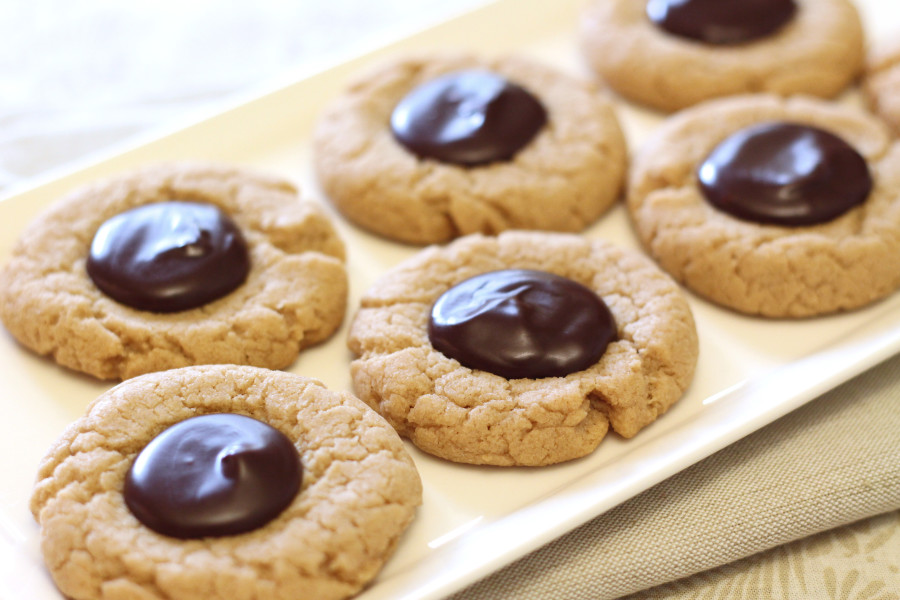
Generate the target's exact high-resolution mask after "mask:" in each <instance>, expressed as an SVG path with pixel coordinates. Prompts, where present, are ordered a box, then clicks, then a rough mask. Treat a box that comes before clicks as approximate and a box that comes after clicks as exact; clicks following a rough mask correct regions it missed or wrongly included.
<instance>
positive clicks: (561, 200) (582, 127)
mask: <svg viewBox="0 0 900 600" xmlns="http://www.w3.org/2000/svg"><path fill="white" fill-rule="evenodd" d="M472 71H475V72H476V73H479V74H482V75H483V74H485V73H488V74H492V75H495V76H500V77H502V78H503V79H505V80H506V81H508V82H509V83H511V84H513V85H514V86H516V87H518V88H523V89H525V90H526V91H528V92H529V93H530V94H531V95H532V96H533V97H534V98H536V99H537V101H538V103H539V104H540V105H541V106H543V108H544V109H545V113H546V115H545V116H546V122H545V123H544V125H543V126H541V127H539V128H538V129H537V131H536V133H534V134H533V137H531V138H530V139H529V140H528V141H527V143H525V145H524V146H523V147H521V148H520V149H519V150H517V151H515V152H514V153H513V155H512V156H511V158H505V159H498V160H490V159H485V158H484V157H483V156H481V157H476V158H471V157H469V158H467V159H471V160H476V161H477V160H488V162H483V163H479V164H475V165H468V164H457V163H453V162H447V160H445V159H443V158H442V159H436V158H423V157H422V155H420V154H418V153H417V152H419V151H421V150H422V148H421V147H420V146H416V145H413V147H414V148H416V150H415V151H412V150H410V149H409V147H407V146H405V145H403V144H402V143H400V142H399V141H398V137H397V136H396V135H394V133H392V117H393V116H394V114H395V109H396V108H397V107H398V105H399V104H400V103H401V100H403V99H405V98H407V97H408V95H409V94H410V93H411V92H412V91H414V90H419V89H420V87H421V86H423V85H424V84H430V83H433V82H435V81H436V80H439V79H440V78H442V77H444V76H450V75H453V74H457V73H460V72H472ZM470 83H471V81H470ZM482 83H483V82H482ZM464 85H465V84H464ZM478 85H479V84H476V83H472V84H471V85H470V86H469V90H467V92H466V93H471V94H472V95H473V96H475V98H474V99H470V100H465V101H462V102H460V103H459V106H457V107H456V108H453V110H449V109H448V110H447V112H451V113H453V114H454V115H455V116H460V115H463V117H462V118H460V119H459V120H458V121H457V124H456V125H457V126H459V127H460V128H462V129H467V128H471V129H469V131H468V133H471V134H472V135H473V136H474V137H476V138H477V137H479V136H480V135H481V134H482V133H484V130H485V129H491V127H489V126H488V125H485V126H483V127H482V126H478V125H473V124H472V123H473V119H475V118H476V117H479V116H483V114H482V112H485V111H486V112H488V113H490V114H502V115H519V114H522V113H523V112H529V111H530V110H531V109H532V108H533V107H530V106H529V107H528V108H526V109H524V110H519V109H515V110H510V109H508V108H505V107H504V106H505V105H504V104H503V103H504V102H506V101H507V98H506V95H507V94H506V91H504V92H500V93H498V95H497V96H495V97H493V98H490V97H488V98H484V97H479V96H478V95H479V94H487V93H488V92H484V90H485V89H486V88H488V87H490V86H491V85H492V83H490V82H489V83H487V84H485V85H481V87H478ZM473 88H477V89H476V90H475V91H473ZM507 91H508V90H507ZM517 91H518V90H517ZM453 93H455V92H452V91H451V92H449V94H450V95H451V102H455V101H457V100H458V98H457V100H453V99H452V94H453ZM460 95H462V94H461V93H460ZM492 103H496V104H497V107H496V108H491V106H492ZM473 107H474V108H473ZM485 107H487V108H485ZM469 111H470V112H469ZM529 114H531V113H530V112H529ZM426 120H427V118H426ZM486 121H487V122H488V123H490V122H491V121H490V120H489V119H487V120H486ZM460 122H462V125H459V123H460ZM479 123H480V121H479ZM503 127H504V125H500V126H499V128H500V129H503ZM506 127H507V128H508V129H512V130H513V131H518V130H519V129H520V128H519V127H518V125H517V124H516V125H507V126H506ZM504 131H506V129H504ZM445 133H446V131H445ZM507 133H508V132H507ZM447 135H448V136H450V137H453V135H455V134H454V133H452V132H451V133H448V134H447ZM461 137H466V136H465V135H462V136H461ZM501 137H502V136H501ZM403 139H406V138H403ZM463 143H465V140H463ZM626 154H627V150H626V147H625V141H624V137H623V135H622V132H621V130H620V127H619V124H618V121H617V118H616V115H615V113H614V112H613V109H612V106H611V104H610V102H609V101H608V99H607V98H606V96H605V94H604V93H603V92H601V91H600V90H599V89H597V88H596V87H595V86H594V85H593V84H590V83H587V82H582V81H579V80H576V79H574V78H572V77H570V76H567V75H564V74H562V73H560V72H558V71H556V70H554V69H552V68H549V67H546V66H542V65H540V64H538V63H535V62H533V61H530V60H526V59H521V58H499V59H493V60H482V59H479V58H475V57H472V56H443V57H437V56H433V57H425V58H407V59H404V60H397V61H395V62H393V63H391V64H388V65H386V66H383V67H381V68H379V69H377V70H374V71H372V72H370V73H367V74H365V75H363V76H362V77H361V78H359V79H358V80H356V81H354V82H353V83H352V84H351V85H350V86H349V88H348V89H347V90H346V92H345V93H344V94H343V95H341V96H340V97H339V98H337V99H336V100H335V101H334V102H333V104H332V105H331V106H330V107H329V108H328V109H327V110H326V112H325V113H324V114H323V115H322V118H321V120H320V122H319V125H318V127H317V130H316V133H315V164H316V171H317V174H318V177H319V181H320V183H321V185H322V187H323V189H324V191H325V193H326V195H327V196H328V197H329V198H330V199H331V201H332V202H333V203H334V205H335V206H337V208H338V209H339V210H340V211H341V212H342V213H343V214H344V215H345V216H346V217H347V218H348V219H350V220H351V221H353V222H354V223H356V224H357V225H359V226H360V227H363V228H365V229H368V230H371V231H373V232H375V233H378V234H380V235H383V236H385V237H388V238H391V239H394V240H399V241H403V242H408V243H413V244H426V243H432V242H444V241H447V240H450V239H452V238H455V237H457V236H460V235H465V234H468V233H485V234H494V233H497V232H500V231H504V230H506V229H514V228H518V229H541V230H558V231H571V232H575V231H580V230H582V229H583V228H584V227H586V226H587V225H588V224H590V223H592V222H593V221H595V220H596V219H597V218H598V217H599V216H600V215H601V214H602V213H603V212H604V211H606V210H607V209H608V208H609V207H610V206H611V205H612V204H613V203H614V202H615V200H616V199H617V198H618V197H619V193H620V191H621V189H622V184H623V181H624V176H625V168H626V159H627V157H626ZM456 159H457V157H454V160H456ZM461 160H466V158H463V159H461Z"/></svg>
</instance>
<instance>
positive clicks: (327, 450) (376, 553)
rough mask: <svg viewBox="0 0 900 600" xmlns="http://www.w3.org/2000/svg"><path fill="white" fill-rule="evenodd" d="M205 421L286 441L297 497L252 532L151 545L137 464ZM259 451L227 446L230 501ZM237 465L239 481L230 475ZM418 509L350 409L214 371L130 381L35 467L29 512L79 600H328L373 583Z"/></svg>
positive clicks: (233, 372) (273, 377)
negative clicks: (251, 423)
mask: <svg viewBox="0 0 900 600" xmlns="http://www.w3.org/2000/svg"><path fill="white" fill-rule="evenodd" d="M201 415H203V416H209V415H218V416H219V417H221V416H222V415H226V416H228V417H233V415H241V416H244V417H250V418H252V419H254V420H255V422H258V423H262V424H265V425H267V426H269V427H271V428H274V430H276V433H275V435H278V433H280V434H283V435H284V436H286V437H287V440H289V442H288V448H289V449H290V450H291V453H294V450H296V454H297V456H299V460H300V465H301V468H302V482H301V483H300V488H299V491H298V492H296V493H294V494H293V495H291V496H290V498H289V499H288V500H287V505H286V507H285V508H283V509H282V510H281V512H279V513H278V514H277V515H276V516H274V517H271V518H270V520H268V521H267V522H265V523H264V524H261V525H259V526H257V527H255V528H253V529H251V530H249V531H246V532H244V533H239V534H231V535H208V536H206V537H200V538H190V537H188V538H184V539H182V538H178V537H173V536H171V535H163V534H160V533H157V532H156V531H155V530H153V529H151V528H150V527H148V526H146V525H145V524H143V522H142V521H140V520H138V518H136V516H135V513H133V512H132V510H131V509H130V508H129V507H130V506H131V505H130V504H126V499H125V493H124V490H125V489H126V486H127V485H130V484H127V483H126V481H127V480H129V478H135V479H137V478H139V477H141V476H142V475H140V474H137V475H136V474H135V473H136V472H137V471H138V469H139V467H138V466H137V464H136V463H135V459H136V457H138V456H143V455H144V454H143V453H144V452H145V451H146V449H147V448H150V445H149V444H150V442H151V440H154V438H155V439H157V440H158V439H160V438H158V437H157V436H158V435H159V434H161V433H163V432H171V431H173V426H175V425H184V423H185V422H187V421H186V420H188V419H190V418H192V417H200V416H201ZM217 418H218V417H217ZM212 431H213V433H215V434H216V435H218V434H220V433H221V432H222V431H224V433H222V435H223V436H229V435H237V434H233V433H232V432H231V431H230V430H228V429H227V428H226V429H223V430H219V429H215V430H212ZM197 447H200V448H201V449H202V450H207V449H208V448H206V447H204V446H203V444H202V443H197V442H196V440H195V445H194V446H190V445H188V446H187V447H182V448H179V449H178V452H179V453H183V456H185V457H188V455H190V457H192V458H196V459H197V461H198V462H201V461H202V459H203V458H204V457H205V455H203V454H202V453H201V452H200V451H198V450H197ZM266 448H268V447H267V446H266ZM214 450H215V449H214ZM261 452H263V450H262V449H261V447H260V446H259V445H256V446H244V447H243V448H242V447H240V446H239V445H236V444H232V445H231V446H226V447H223V449H221V452H220V454H218V455H215V460H214V461H211V462H210V463H209V465H210V466H209V468H210V469H221V470H222V472H223V473H226V474H225V475H223V476H222V477H220V478H219V479H212V480H211V481H213V483H216V484H217V485H219V486H221V487H225V488H227V487H228V485H227V483H225V484H223V483H222V482H223V481H226V482H227V481H228V480H229V478H230V479H234V478H236V477H239V476H245V475H246V471H242V470H241V469H244V470H246V469H250V468H252V467H253V466H254V460H255V458H254V454H259V453H261ZM181 456H182V455H181V454H179V455H178V456H176V458H178V459H180V457H181ZM197 457H199V458H197ZM293 458H294V459H296V456H295V457H293ZM173 460H175V459H173ZM229 461H235V462H237V463H239V464H240V465H241V468H240V469H235V470H236V471H238V472H240V475H234V471H235V470H232V473H231V474H227V471H228V468H229V464H232V465H233V464H234V462H231V463H229ZM133 464H135V466H134V467H132V465H133ZM182 464H184V465H185V466H184V469H186V470H187V469H190V468H192V467H193V464H194V463H190V462H187V461H186V460H185V461H182ZM256 466H257V467H258V466H260V465H259V463H258V462H257V463H256ZM141 468H145V467H141ZM174 470H176V471H177V469H174ZM191 473H192V474H193V473H194V472H193V471H191ZM175 475H178V476H180V475H181V473H174V474H173V476H175ZM210 477H212V475H210ZM179 482H180V483H179V485H187V484H186V483H185V480H179ZM188 483H190V481H189V480H188ZM203 493H208V492H204V490H203V489H202V488H201V489H200V494H201V495H202V494H203ZM223 495H224V494H223ZM257 495H258V494H257ZM420 501H421V482H420V480H419V476H418V474H417V472H416V469H415V467H414V465H413V463H412V460H411V458H410V457H409V455H408V453H407V452H406V450H405V448H404V446H403V444H402V442H401V440H400V438H399V437H398V436H397V434H396V433H395V432H394V431H393V430H392V429H391V428H390V426H388V424H387V423H385V422H384V420H383V419H382V418H381V417H379V416H378V415H377V414H375V413H374V412H373V411H371V410H370V409H369V408H368V407H367V406H365V405H364V404H363V403H361V402H360V401H359V400H358V399H356V398H355V397H353V396H351V395H350V394H348V393H340V392H333V391H329V390H327V389H326V388H325V387H324V386H322V384H320V383H318V382H316V381H314V380H311V379H308V378H305V377H301V376H299V375H293V374H289V373H284V372H281V371H269V370H266V369H260V368H256V367H238V366H227V365H215V366H200V367H187V368H183V369H176V370H172V371H166V372H160V373H152V374H148V375H144V376H141V377H136V378H134V379H130V380H128V381H126V382H124V383H121V384H119V385H118V386H116V387H114V388H113V389H111V390H109V391H108V392H106V393H105V394H103V395H101V396H100V397H99V398H97V400H95V401H94V402H93V403H92V404H91V405H90V406H89V407H88V409H87V412H86V414H85V415H84V416H83V417H81V418H80V419H79V420H77V421H76V422H74V423H73V424H71V425H70V426H69V427H68V428H67V429H66V431H65V432H64V433H63V434H62V436H61V437H60V438H59V440H58V441H57V442H56V444H55V445H54V446H53V447H52V448H51V449H50V451H49V452H48V454H47V456H46V457H45V458H44V460H43V462H42V463H41V466H40V471H39V473H38V478H37V484H36V487H35V489H34V493H33V496H32V500H31V509H32V512H33V513H34V516H35V518H36V519H37V520H38V522H39V523H40V525H41V549H42V551H43V554H44V558H45V561H46V564H47V567H48V569H49V570H50V572H51V574H52V575H53V578H54V580H55V581H56V583H57V585H58V586H59V589H60V590H61V591H62V592H63V593H64V594H65V595H66V596H67V597H70V598H74V599H76V600H126V599H129V600H130V599H141V600H163V599H165V600H191V599H199V598H203V599H204V600H213V599H221V600H230V599H233V598H267V599H271V600H278V599H283V600H295V599H296V598H317V599H320V600H331V599H340V598H346V597H348V596H350V595H352V594H354V593H356V592H357V591H359V590H360V589H361V588H362V587H363V586H364V585H365V584H366V582H368V581H369V580H370V579H372V578H373V577H374V576H375V574H376V573H377V571H378V570H379V569H380V568H381V565H382V564H383V562H384V561H385V560H386V559H387V557H388V556H389V555H390V554H391V552H392V551H393V548H394V547H395V545H396V543H397V541H398V538H399V536H400V535H401V533H402V532H403V530H404V529H405V528H406V526H407V525H408V524H409V523H410V521H411V520H412V518H413V517H414V514H415V510H416V506H418V505H419V503H420ZM135 506H141V505H140V504H137V503H136V504H135ZM206 508H210V507H209V506H207V507H206Z"/></svg>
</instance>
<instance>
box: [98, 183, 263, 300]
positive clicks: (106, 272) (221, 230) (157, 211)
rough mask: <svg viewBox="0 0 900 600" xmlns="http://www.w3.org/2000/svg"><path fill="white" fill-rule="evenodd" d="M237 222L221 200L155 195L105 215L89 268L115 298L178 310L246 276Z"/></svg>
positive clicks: (211, 296) (247, 258)
mask: <svg viewBox="0 0 900 600" xmlns="http://www.w3.org/2000/svg"><path fill="white" fill-rule="evenodd" d="M249 270H250V256H249V252H248V249H247V243H246V242H245V240H244V236H243V235H242V234H241V231H240V229H239V228H238V226H237V225H236V224H235V223H234V221H232V220H231V218H230V217H228V215H226V214H225V213H224V212H222V211H221V210H220V209H219V208H218V207H216V206H213V205H211V204H203V203H199V202H182V201H171V202H157V203H153V204H145V205H143V206H139V207H137V208H133V209H131V210H128V211H125V212H123V213H120V214H118V215H116V216H114V217H112V218H111V219H109V220H107V221H105V222H104V223H103V224H102V225H101V226H100V228H99V229H98V230H97V233H96V234H95V235H94V239H93V241H92V243H91V249H90V254H89V256H88V261H87V272H88V275H89V276H90V278H91V280H93V282H94V283H95V284H96V285H97V287H98V288H100V290H101V291H102V292H103V293H104V294H106V295H107V296H109V297H110V298H112V299H113V300H116V301H117V302H121V303H122V304H125V305H127V306H130V307H132V308H137V309H139V310H146V311H152V312H161V313H166V312H175V311H180V310H187V309H190V308H196V307H198V306H202V305H204V304H206V303H208V302H211V301H213V300H216V299H218V298H221V297H222V296H225V295H226V294H228V293H229V292H231V291H232V290H234V289H235V288H237V287H238V286H240V285H241V284H242V283H243V282H244V280H245V279H246V278H247V274H248V272H249Z"/></svg>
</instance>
